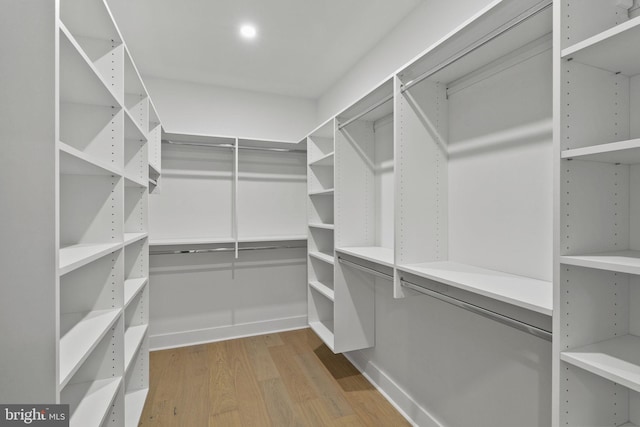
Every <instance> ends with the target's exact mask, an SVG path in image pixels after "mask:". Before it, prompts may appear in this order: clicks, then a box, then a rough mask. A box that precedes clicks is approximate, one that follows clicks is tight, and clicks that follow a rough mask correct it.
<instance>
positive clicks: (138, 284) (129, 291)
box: [124, 277, 149, 308]
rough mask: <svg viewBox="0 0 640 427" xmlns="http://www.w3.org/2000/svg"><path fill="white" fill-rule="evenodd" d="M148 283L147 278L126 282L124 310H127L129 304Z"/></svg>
mask: <svg viewBox="0 0 640 427" xmlns="http://www.w3.org/2000/svg"><path fill="white" fill-rule="evenodd" d="M148 282H149V279H148V278H146V277H142V278H139V279H129V280H125V281H124V308H127V307H128V306H129V304H131V301H133V299H134V298H135V297H136V296H137V295H138V294H139V293H140V291H141V290H142V289H143V288H144V287H145V285H146V284H147V283H148Z"/></svg>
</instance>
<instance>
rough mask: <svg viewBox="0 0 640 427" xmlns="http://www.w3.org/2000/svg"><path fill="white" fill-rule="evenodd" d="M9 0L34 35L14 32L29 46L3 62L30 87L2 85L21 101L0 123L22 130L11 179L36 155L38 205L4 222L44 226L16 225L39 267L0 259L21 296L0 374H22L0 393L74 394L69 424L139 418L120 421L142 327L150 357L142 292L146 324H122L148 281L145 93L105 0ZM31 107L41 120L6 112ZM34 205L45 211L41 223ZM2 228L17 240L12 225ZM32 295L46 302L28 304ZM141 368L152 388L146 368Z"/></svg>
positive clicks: (33, 396) (68, 397) (66, 398)
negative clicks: (43, 0) (19, 323)
mask: <svg viewBox="0 0 640 427" xmlns="http://www.w3.org/2000/svg"><path fill="white" fill-rule="evenodd" d="M6 6H7V7H6V8H5V12H6V13H7V16H9V17H10V20H11V21H14V22H16V23H19V27H15V28H13V29H12V30H11V31H13V34H12V37H14V38H15V37H20V38H24V39H27V38H28V39H29V40H30V42H29V43H26V44H27V45H29V46H33V47H34V48H33V50H32V51H28V50H29V48H26V47H25V44H24V43H19V44H16V46H18V45H19V46H20V49H21V50H23V51H22V52H20V53H18V52H14V54H11V56H15V57H18V56H20V57H21V58H23V59H21V60H18V61H12V63H11V65H10V66H9V65H8V66H7V67H5V70H7V72H8V73H10V74H11V75H12V77H11V78H10V79H8V80H7V82H9V81H10V82H9V83H10V84H12V85H16V84H17V86H16V87H17V88H20V89H19V90H20V91H21V92H22V96H25V95H27V93H26V89H25V88H27V87H33V92H32V93H29V94H28V95H29V96H28V98H29V99H28V101H26V102H25V100H24V99H23V100H22V101H20V100H19V99H18V98H15V96H16V95H17V92H15V91H12V90H11V89H8V90H7V91H6V92H5V86H4V85H3V93H6V95H7V96H6V98H5V100H7V101H10V102H12V103H13V105H14V106H15V108H12V109H11V111H12V113H11V114H8V115H6V117H3V119H2V129H3V131H2V136H3V137H9V136H11V138H10V139H11V140H12V141H15V142H16V144H15V145H12V146H8V153H10V154H11V155H10V156H9V157H10V158H12V160H10V163H9V164H8V165H7V167H5V165H4V163H3V170H4V172H8V173H10V174H12V175H13V177H14V178H15V176H18V174H20V173H23V172H24V171H22V172H20V171H19V170H18V168H24V167H25V165H27V164H29V163H28V162H22V161H19V162H16V160H18V159H22V158H26V157H29V158H31V160H30V166H29V168H31V167H33V168H34V170H33V175H32V177H31V178H30V179H29V181H32V183H33V185H34V187H33V186H31V184H28V185H27V184H26V183H25V188H24V190H25V194H27V192H29V193H30V194H29V197H30V198H31V199H32V201H31V202H30V203H29V204H28V205H25V209H28V210H29V211H30V212H40V213H39V214H37V215H33V214H32V213H28V212H22V213H20V220H19V221H13V220H12V221H9V222H8V224H9V223H10V224H13V226H15V224H16V223H18V222H19V223H21V224H24V225H25V226H28V227H33V230H34V232H37V233H38V234H39V237H38V238H37V239H35V238H31V237H33V236H29V235H28V234H24V235H23V236H22V238H25V239H27V240H29V243H28V244H29V245H30V246H31V247H32V251H31V254H30V257H29V258H30V263H32V265H31V267H29V268H26V266H24V265H22V266H20V265H21V262H20V261H19V260H17V259H15V257H6V258H7V259H8V260H10V262H9V264H7V266H6V267H5V266H4V265H3V270H5V271H6V272H8V274H9V276H10V277H16V278H17V279H18V280H16V281H15V283H14V284H15V287H13V286H12V287H11V289H7V290H6V293H5V294H6V297H7V299H14V298H15V300H14V302H13V303H12V304H13V305H12V306H6V305H3V306H2V312H3V314H4V315H6V316H10V317H13V318H22V319H23V320H24V322H25V323H24V325H23V326H24V327H21V328H15V329H16V332H10V331H5V330H4V329H3V331H2V335H3V337H5V339H6V342H5V344H6V347H5V350H4V351H3V352H2V356H0V362H2V366H4V367H5V369H3V370H2V373H1V376H2V378H3V383H4V384H15V385H16V387H12V386H11V387H4V391H5V392H6V393H7V394H6V395H3V396H1V399H0V400H2V401H3V402H6V403H25V402H34V403H35V402H38V403H52V404H53V403H68V404H69V405H70V410H71V414H70V416H71V420H70V425H71V426H82V427H85V426H101V425H111V426H133V425H137V424H138V419H137V418H136V419H134V418H133V417H132V418H130V419H128V421H127V423H126V424H125V413H126V412H128V411H129V408H127V407H126V406H125V396H126V394H127V393H128V392H129V391H131V390H132V389H130V388H129V387H127V386H126V385H125V376H126V370H125V366H124V364H125V362H124V359H125V356H126V357H130V352H129V351H128V348H129V342H130V341H131V340H133V338H134V336H133V335H132V333H133V332H134V331H135V332H136V335H135V339H136V340H137V344H138V345H137V347H136V351H137V352H138V354H139V355H140V357H141V358H143V359H148V346H146V345H145V344H144V343H145V342H146V334H147V332H146V331H147V326H146V323H144V320H145V319H146V317H145V316H147V315H148V311H149V310H148V305H146V300H145V301H143V302H142V303H139V304H138V305H137V307H136V308H137V310H138V313H139V314H140V316H141V317H139V323H137V324H136V325H137V326H139V329H135V330H133V329H132V330H131V331H127V332H125V331H126V328H125V327H126V326H127V322H126V321H125V318H126V311H127V310H128V308H127V307H128V304H130V301H131V300H134V299H135V298H136V295H140V294H146V293H147V292H148V291H147V283H148V245H147V215H148V208H147V195H148V189H147V182H148V176H147V173H148V152H147V145H148V141H149V132H148V131H147V127H146V126H147V124H146V123H144V125H143V122H142V121H141V120H142V119H143V118H146V117H147V114H148V108H149V107H148V103H149V98H148V95H147V92H146V90H145V88H144V84H143V83H142V80H141V79H140V76H139V74H138V72H137V70H136V68H135V65H134V63H133V60H132V59H131V57H130V55H129V52H128V50H127V47H126V45H125V43H124V41H123V40H122V37H121V34H120V32H119V30H118V28H117V26H116V25H115V23H114V21H113V17H112V15H111V12H110V10H109V8H108V6H107V5H106V3H105V2H104V1H102V0H59V1H55V2H50V5H49V6H44V5H43V4H38V5H27V4H18V3H16V4H11V5H6ZM21 33H24V34H23V35H21ZM52 34H56V37H55V38H54V39H52ZM3 35H5V37H6V39H7V40H8V39H9V36H8V35H7V34H3ZM52 40H54V41H55V43H52ZM5 45H6V46H8V43H7V44H5ZM24 49H27V51H25V50H24ZM3 52H4V51H3ZM6 53H7V54H9V52H6ZM56 58H58V59H57V60H56ZM14 77H15V78H14ZM3 80H4V79H3ZM34 82H37V83H34ZM29 90H31V89H29ZM46 94H50V95H46ZM134 95H135V102H134V99H133V98H134ZM23 104H24V105H23ZM22 105H23V106H22ZM36 105H37V106H38V107H37V108H36V109H37V112H36V109H34V108H35V107H34V106H36ZM52 106H55V108H52ZM24 108H28V109H29V110H31V112H32V114H33V113H37V115H38V117H39V120H38V121H33V120H31V121H30V123H25V122H24V121H23V120H20V119H18V118H17V117H12V116H13V115H14V112H15V113H16V114H24ZM7 111H9V110H7ZM3 116H5V115H3ZM6 120H8V122H5V121H6ZM10 122H14V123H15V125H10V126H9V125H7V123H10ZM5 129H7V130H9V129H11V131H10V132H9V133H5ZM11 132H13V134H11ZM25 138H27V139H26V140H25ZM12 144H13V143H12ZM9 165H11V166H10V167H9ZM4 178H5V177H4V175H3V181H4V180H5V179H4ZM9 181H10V180H7V182H9ZM30 186H31V187H30ZM14 193H17V191H15V189H14V190H12V191H7V192H6V194H7V200H6V201H7V202H8V203H12V205H13V206H16V207H18V206H20V205H21V204H22V203H21V202H19V201H18V200H9V199H8V198H9V197H10V196H9V194H14ZM3 194H5V192H4V191H3ZM19 209H22V208H16V211H18V210H19ZM39 215H43V216H44V215H46V217H48V218H50V219H48V220H47V222H46V224H45V223H44V222H42V219H43V218H44V217H41V218H39V219H38V216H39ZM3 236H5V237H7V238H8V239H11V240H13V241H17V238H16V237H17V236H15V235H13V234H12V232H10V231H8V232H7V233H5V230H4V229H3ZM16 253H20V256H24V255H25V254H26V252H21V251H18V252H16ZM134 253H135V254H134ZM34 265H37V267H34ZM18 268H20V269H21V270H22V274H21V276H17V275H16V274H15V273H16V272H17V269H18ZM19 277H23V278H24V279H20V278H19ZM23 280H24V281H25V283H22V281H23ZM27 283H28V284H27ZM23 294H24V295H23ZM21 295H22V296H21ZM26 295H29V300H31V301H33V300H34V298H33V296H35V295H37V299H38V300H40V299H41V300H42V303H39V304H27V303H26V301H27V300H23V296H26ZM8 318H9V317H8ZM18 329H19V330H20V331H21V332H20V331H18ZM27 330H31V331H34V332H32V333H31V334H32V336H29V333H28V332H24V331H27ZM36 335H38V336H36ZM36 341H40V342H42V343H43V345H46V348H44V347H42V348H40V347H39V346H38V345H35V342H36ZM25 343H29V344H28V346H27V347H28V354H27V353H25V350H26V348H27V347H25ZM146 370H148V364H146V365H144V364H140V365H139V372H140V373H141V374H142V375H147V374H146ZM32 374H33V375H34V377H33V378H29V376H30V375H32ZM144 380H145V381H146V382H144V383H143V384H142V385H141V387H142V388H147V387H148V375H147V376H146V377H145V378H144ZM139 415H140V414H139V413H138V417H139Z"/></svg>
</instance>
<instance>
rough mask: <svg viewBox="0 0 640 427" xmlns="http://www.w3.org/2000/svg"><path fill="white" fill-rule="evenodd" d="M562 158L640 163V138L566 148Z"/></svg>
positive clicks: (625, 163) (630, 163)
mask: <svg viewBox="0 0 640 427" xmlns="http://www.w3.org/2000/svg"><path fill="white" fill-rule="evenodd" d="M562 158H563V159H576V160H589V161H593V162H603V163H620V164H624V165H635V164H638V163H640V138H639V139H630V140H627V141H619V142H610V143H608V144H600V145H594V146H591V147H584V148H574V149H571V150H564V151H562Z"/></svg>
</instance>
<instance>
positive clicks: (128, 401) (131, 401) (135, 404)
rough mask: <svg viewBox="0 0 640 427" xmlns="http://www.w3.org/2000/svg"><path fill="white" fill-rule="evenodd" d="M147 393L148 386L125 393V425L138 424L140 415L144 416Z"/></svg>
mask: <svg viewBox="0 0 640 427" xmlns="http://www.w3.org/2000/svg"><path fill="white" fill-rule="evenodd" d="M147 394H149V389H148V388H144V389H141V390H135V391H132V392H129V393H127V394H125V396H124V401H125V409H126V412H125V416H124V425H125V426H126V427H128V426H135V425H137V424H138V422H139V420H140V416H142V410H143V409H144V403H145V401H146V400H147Z"/></svg>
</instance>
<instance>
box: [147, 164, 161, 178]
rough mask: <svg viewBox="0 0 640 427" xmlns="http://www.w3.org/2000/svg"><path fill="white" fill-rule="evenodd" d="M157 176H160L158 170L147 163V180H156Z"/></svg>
mask: <svg viewBox="0 0 640 427" xmlns="http://www.w3.org/2000/svg"><path fill="white" fill-rule="evenodd" d="M159 176H160V168H159V167H157V166H156V165H154V164H152V163H149V178H150V179H158V177H159Z"/></svg>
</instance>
